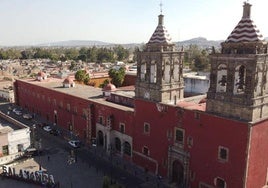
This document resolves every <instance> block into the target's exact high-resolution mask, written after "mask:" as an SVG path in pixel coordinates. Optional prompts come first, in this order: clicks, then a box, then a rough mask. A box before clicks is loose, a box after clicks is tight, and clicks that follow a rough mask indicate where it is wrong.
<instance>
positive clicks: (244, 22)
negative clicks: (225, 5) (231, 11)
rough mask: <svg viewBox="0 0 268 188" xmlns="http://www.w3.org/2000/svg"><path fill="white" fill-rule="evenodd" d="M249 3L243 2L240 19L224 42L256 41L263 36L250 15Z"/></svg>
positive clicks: (260, 39) (261, 39)
mask: <svg viewBox="0 0 268 188" xmlns="http://www.w3.org/2000/svg"><path fill="white" fill-rule="evenodd" d="M250 13H251V4H249V3H247V2H245V3H244V9H243V16H242V19H241V20H240V21H239V23H238V24H237V26H236V27H235V28H234V30H233V31H232V33H231V34H230V35H229V36H228V38H227V40H226V42H257V41H263V40H264V38H263V36H262V35H261V34H260V31H259V30H258V29H257V26H256V25H255V24H254V22H253V20H252V19H251V17H250Z"/></svg>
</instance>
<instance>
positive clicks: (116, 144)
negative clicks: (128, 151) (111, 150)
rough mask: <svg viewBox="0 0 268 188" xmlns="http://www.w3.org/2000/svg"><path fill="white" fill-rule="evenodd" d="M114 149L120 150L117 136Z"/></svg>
mask: <svg viewBox="0 0 268 188" xmlns="http://www.w3.org/2000/svg"><path fill="white" fill-rule="evenodd" d="M115 149H116V150H117V151H119V152H121V141H120V139H119V138H117V137H116V138H115Z"/></svg>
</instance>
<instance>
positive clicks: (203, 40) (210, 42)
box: [176, 37, 223, 48]
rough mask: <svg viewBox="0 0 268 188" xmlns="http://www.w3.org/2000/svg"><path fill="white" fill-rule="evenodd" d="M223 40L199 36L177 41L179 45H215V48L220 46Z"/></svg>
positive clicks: (209, 46)
mask: <svg viewBox="0 0 268 188" xmlns="http://www.w3.org/2000/svg"><path fill="white" fill-rule="evenodd" d="M222 42H223V40H207V39H206V38H204V37H197V38H193V39H189V40H184V41H180V42H177V43H176V44H177V45H178V46H190V45H197V46H199V47H200V48H211V47H212V46H214V47H215V48H220V44H221V43H222Z"/></svg>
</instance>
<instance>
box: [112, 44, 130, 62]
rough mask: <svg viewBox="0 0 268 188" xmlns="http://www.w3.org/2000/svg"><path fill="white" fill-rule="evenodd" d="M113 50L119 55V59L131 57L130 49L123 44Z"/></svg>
mask: <svg viewBox="0 0 268 188" xmlns="http://www.w3.org/2000/svg"><path fill="white" fill-rule="evenodd" d="M113 50H114V53H115V54H116V56H117V60H118V61H122V60H124V59H127V58H128V57H129V50H127V49H125V48H123V46H121V45H118V46H116V47H114V49H113Z"/></svg>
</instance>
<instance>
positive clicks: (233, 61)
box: [14, 2, 268, 188]
mask: <svg viewBox="0 0 268 188" xmlns="http://www.w3.org/2000/svg"><path fill="white" fill-rule="evenodd" d="M221 47H222V49H221V52H220V53H216V52H213V53H212V54H211V55H210V62H211V74H210V75H211V76H210V88H209V91H208V93H207V96H206V95H200V96H194V97H184V83H183V73H182V70H183V60H184V54H185V52H184V50H183V48H180V49H177V47H176V46H175V44H174V43H172V42H171V37H170V35H169V34H168V32H167V29H166V28H165V26H164V15H162V13H161V14H160V15H159V16H158V25H157V27H156V29H155V31H154V33H153V34H152V36H151V38H150V39H149V41H148V42H147V43H146V45H145V48H144V50H142V51H140V52H139V53H138V55H137V61H138V62H137V78H136V84H135V90H131V89H129V88H115V87H114V86H113V85H112V84H111V83H109V87H106V88H105V89H103V90H101V89H98V88H93V87H90V86H82V85H79V84H76V85H74V84H73V87H63V86H62V83H65V82H63V80H62V79H61V80H60V79H55V78H47V79H45V80H42V82H41V81H38V80H30V79H28V80H22V79H21V80H16V82H15V84H14V85H15V96H16V97H15V98H16V103H17V104H18V105H20V106H21V107H23V108H26V109H28V110H29V111H31V112H33V113H37V114H39V115H41V116H43V117H44V118H46V120H47V121H49V122H52V123H54V124H55V125H56V126H57V127H59V128H61V129H63V130H66V132H68V133H71V134H72V135H75V136H77V137H78V138H79V139H81V140H82V141H84V142H85V143H87V144H90V142H91V140H92V139H95V138H96V140H97V145H98V147H101V148H103V150H104V151H105V152H107V153H110V152H113V153H114V154H115V155H117V156H119V157H122V158H123V159H124V160H129V161H132V162H133V163H135V164H136V165H138V166H140V167H141V168H144V170H146V171H147V170H148V171H149V172H150V173H153V174H155V175H161V176H163V177H165V178H167V179H168V180H169V182H170V184H171V185H172V186H175V187H179V188H190V187H195V188H196V187H197V188H214V187H219V188H256V187H260V188H261V187H265V186H266V185H267V184H268V175H267V174H268V170H267V169H268V158H267V156H268V150H267V148H268V136H267V135H268V82H267V80H268V77H267V76H268V75H267V71H268V59H267V57H268V54H267V42H266V41H265V40H264V39H263V37H262V35H261V34H260V32H259V30H258V29H257V28H256V26H255V25H254V22H253V20H252V19H251V4H249V3H248V2H245V3H244V6H243V15H242V18H241V20H240V21H239V23H238V24H237V26H236V27H235V28H234V30H233V31H232V32H231V34H230V35H229V36H228V38H227V39H226V40H225V41H224V42H223V43H222V44H221ZM68 83H69V82H68Z"/></svg>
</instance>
